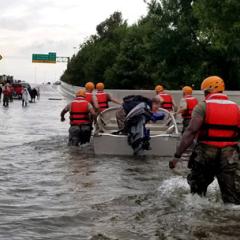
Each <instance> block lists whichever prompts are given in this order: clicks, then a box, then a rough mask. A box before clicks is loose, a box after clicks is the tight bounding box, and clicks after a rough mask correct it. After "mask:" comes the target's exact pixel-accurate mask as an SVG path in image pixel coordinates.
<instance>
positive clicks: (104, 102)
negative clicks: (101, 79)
mask: <svg viewBox="0 0 240 240" xmlns="http://www.w3.org/2000/svg"><path fill="white" fill-rule="evenodd" d="M96 97H97V101H98V106H99V110H100V112H102V111H104V110H105V109H107V108H109V105H108V96H107V93H105V92H102V91H98V92H97V93H96Z"/></svg>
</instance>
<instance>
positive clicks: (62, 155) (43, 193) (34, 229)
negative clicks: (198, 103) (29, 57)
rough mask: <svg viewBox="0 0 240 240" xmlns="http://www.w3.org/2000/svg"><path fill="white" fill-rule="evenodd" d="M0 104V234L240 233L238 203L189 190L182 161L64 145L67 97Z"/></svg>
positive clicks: (22, 238) (149, 237)
mask: <svg viewBox="0 0 240 240" xmlns="http://www.w3.org/2000/svg"><path fill="white" fill-rule="evenodd" d="M56 97H57V98H61V96H60V95H59V93H58V92H57V91H56V90H55V89H53V88H52V87H51V86H42V89H41V99H40V101H39V102H37V103H32V104H29V106H28V107H27V108H22V107H21V102H20V101H18V100H15V101H14V102H13V103H11V104H10V107H9V108H8V109H4V108H3V107H2V106H1V107H0V121H1V122H0V190H1V195H0V239H1V240H5V239H6V240H28V239H29V240H34V239H58V240H61V239H66V240H73V239H74V240H75V239H83V240H85V239H90V240H98V239H99V240H109V239H111V240H116V239H119V240H145V239H146V240H155V239H156V240H157V239H169V240H173V239H183V240H185V239H240V207H239V206H234V205H223V203H222V201H221V198H220V195H219V189H218V186H217V183H216V182H214V183H213V184H212V185H211V186H210V188H209V192H208V197H207V198H200V197H198V196H192V195H191V194H189V188H188V185H187V183H186V178H185V177H186V174H187V171H186V168H185V163H184V164H183V166H182V168H179V169H177V171H175V172H172V171H170V170H169V169H168V160H169V159H166V158H165V159H160V158H154V159H152V158H145V159H144V158H141V159H134V158H131V157H130V158H124V157H104V156H102V157H99V156H94V154H93V151H92V149H91V146H86V147H84V148H80V147H68V146H67V134H68V133H67V130H68V124H67V122H65V123H61V122H60V117H59V113H60V111H61V109H62V108H63V107H64V106H65V104H66V100H64V99H63V100H59V101H58V100H56V101H54V100H49V98H56Z"/></svg>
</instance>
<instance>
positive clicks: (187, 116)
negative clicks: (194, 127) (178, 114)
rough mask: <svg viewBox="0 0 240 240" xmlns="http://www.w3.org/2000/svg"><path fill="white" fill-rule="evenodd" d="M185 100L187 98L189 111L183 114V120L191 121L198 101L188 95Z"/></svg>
mask: <svg viewBox="0 0 240 240" xmlns="http://www.w3.org/2000/svg"><path fill="white" fill-rule="evenodd" d="M184 98H185V100H186V103H187V109H186V110H185V111H184V112H183V114H182V118H184V119H190V118H192V112H193V109H194V108H195V106H196V105H197V104H198V100H197V99H196V98H195V97H193V96H191V95H187V96H185V97H184Z"/></svg>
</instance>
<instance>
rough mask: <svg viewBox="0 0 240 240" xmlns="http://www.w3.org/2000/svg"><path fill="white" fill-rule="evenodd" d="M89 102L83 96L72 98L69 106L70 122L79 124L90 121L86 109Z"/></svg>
mask: <svg viewBox="0 0 240 240" xmlns="http://www.w3.org/2000/svg"><path fill="white" fill-rule="evenodd" d="M88 104H89V102H88V101H86V100H85V98H83V97H78V98H76V99H74V100H73V101H72V103H71V106H70V124H71V125H81V124H86V123H91V121H90V118H89V110H88Z"/></svg>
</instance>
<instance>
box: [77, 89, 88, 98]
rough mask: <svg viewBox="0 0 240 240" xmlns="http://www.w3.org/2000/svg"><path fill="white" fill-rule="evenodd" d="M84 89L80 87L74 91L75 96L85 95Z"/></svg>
mask: <svg viewBox="0 0 240 240" xmlns="http://www.w3.org/2000/svg"><path fill="white" fill-rule="evenodd" d="M85 96H86V91H85V90H84V89H80V90H78V91H77V92H76V97H85Z"/></svg>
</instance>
